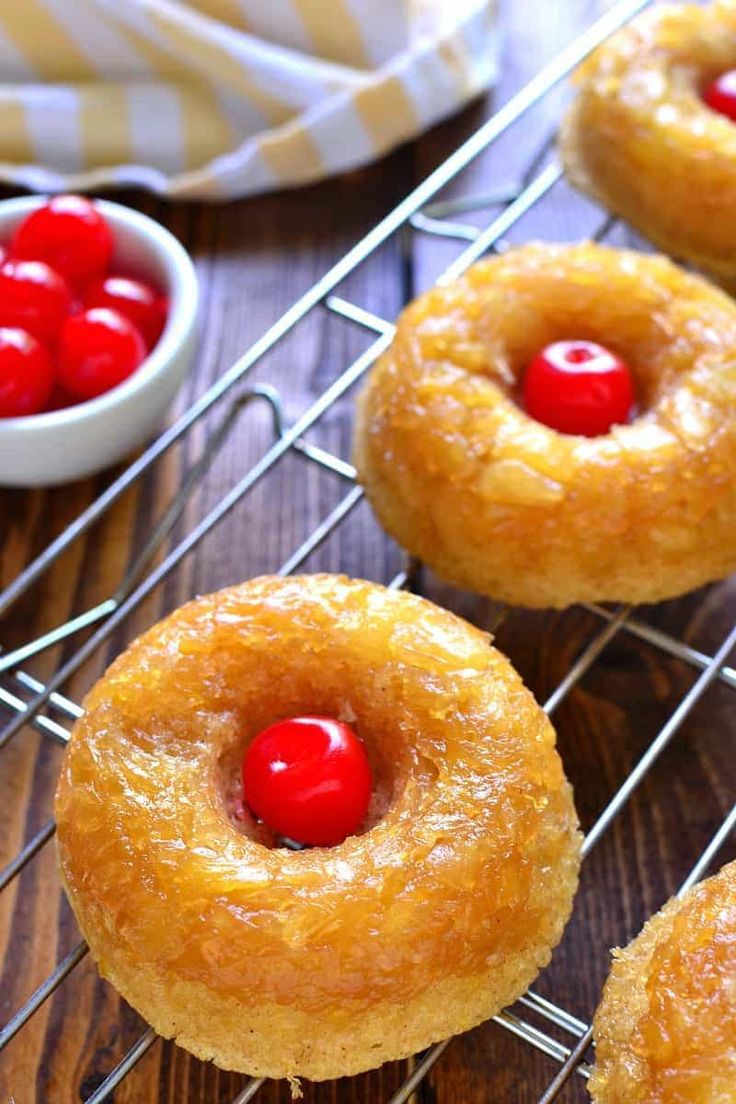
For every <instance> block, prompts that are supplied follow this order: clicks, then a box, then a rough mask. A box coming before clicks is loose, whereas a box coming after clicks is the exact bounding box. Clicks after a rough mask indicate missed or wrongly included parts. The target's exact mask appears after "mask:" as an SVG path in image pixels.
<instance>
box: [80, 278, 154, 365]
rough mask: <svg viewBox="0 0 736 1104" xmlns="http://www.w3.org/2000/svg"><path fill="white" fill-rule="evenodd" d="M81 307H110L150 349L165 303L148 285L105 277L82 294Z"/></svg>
mask: <svg viewBox="0 0 736 1104" xmlns="http://www.w3.org/2000/svg"><path fill="white" fill-rule="evenodd" d="M83 298H84V305H85V307H111V308H112V310H116V311H119V312H120V314H122V315H123V317H125V318H127V319H128V320H129V321H130V322H132V323H133V325H134V326H137V327H138V329H139V330H140V332H141V334H142V335H143V340H144V341H145V343H146V346H147V347H148V348H149V349H152V348H153V346H154V345H155V344H156V342H157V341H158V339H159V338H160V336H161V334H162V332H163V328H164V325H165V323H166V311H167V306H166V300H165V299H164V298H163V297H162V296H161V295H159V294H158V292H157V291H156V290H155V288H152V287H151V285H150V284H144V283H143V281H142V280H131V279H128V277H127V276H106V277H105V278H104V279H102V280H95V281H94V283H92V284H90V285H89V287H87V288H86V289H85V292H84V297H83Z"/></svg>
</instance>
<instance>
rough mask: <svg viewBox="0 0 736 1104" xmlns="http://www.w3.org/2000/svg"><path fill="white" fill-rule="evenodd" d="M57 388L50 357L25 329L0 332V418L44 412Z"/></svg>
mask: <svg viewBox="0 0 736 1104" xmlns="http://www.w3.org/2000/svg"><path fill="white" fill-rule="evenodd" d="M53 386H54V370H53V367H52V365H51V357H50V356H49V354H48V351H47V350H46V349H45V348H44V347H43V345H42V344H41V343H40V341H36V339H35V337H32V336H31V334H29V333H27V332H26V331H25V330H19V329H13V328H9V327H4V328H2V329H0V418H19V417H23V416H25V415H27V414H38V413H39V412H40V411H41V410H43V409H44V407H45V405H46V403H47V402H48V400H49V397H50V396H51V392H52V390H53Z"/></svg>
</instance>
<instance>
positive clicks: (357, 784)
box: [243, 717, 373, 847]
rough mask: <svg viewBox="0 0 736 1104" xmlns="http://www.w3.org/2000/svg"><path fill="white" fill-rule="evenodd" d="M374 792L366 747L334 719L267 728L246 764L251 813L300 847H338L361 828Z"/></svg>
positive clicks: (252, 746) (304, 719) (245, 786)
mask: <svg viewBox="0 0 736 1104" xmlns="http://www.w3.org/2000/svg"><path fill="white" fill-rule="evenodd" d="M372 788H373V780H372V776H371V768H370V765H369V763H368V757H367V755H366V752H365V748H364V747H363V744H362V743H361V741H360V740H359V739H358V737H357V736H356V735H355V733H354V732H353V730H352V728H350V726H349V725H347V724H344V723H343V722H342V721H336V720H333V719H332V718H330V717H291V718H289V719H288V720H283V721H278V722H277V723H276V724H273V725H271V726H270V727H269V728H265V729H264V730H263V731H262V732H260V733H259V734H258V735H257V736H256V737H255V739H254V740H253V741H252V743H251V744H250V746H249V747H248V750H247V751H246V754H245V758H244V760H243V789H244V793H245V800H246V801H247V803H248V805H249V807H250V809H251V811H252V812H253V813H254V814H255V815H256V816H257V817H260V819H261V820H263V821H264V822H265V823H266V824H267V825H268V827H269V828H271V829H272V831H274V832H276V833H278V834H279V835H281V836H284V837H286V838H287V839H290V840H293V841H295V842H297V843H302V844H308V845H311V846H314V847H332V846H334V845H335V844H338V843H342V841H343V840H344V839H345V838H346V837H347V836H350V835H352V834H353V833H354V832H355V831H356V830H357V829H358V827H359V826H360V824H361V822H362V820H363V818H364V817H365V814H366V810H367V809H368V803H369V801H370V797H371V791H372Z"/></svg>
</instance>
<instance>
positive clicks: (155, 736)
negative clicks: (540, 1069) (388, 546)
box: [56, 575, 580, 1080]
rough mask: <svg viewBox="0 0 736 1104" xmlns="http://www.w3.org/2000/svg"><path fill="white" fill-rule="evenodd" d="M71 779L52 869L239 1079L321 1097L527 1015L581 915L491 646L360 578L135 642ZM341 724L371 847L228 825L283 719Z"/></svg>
mask: <svg viewBox="0 0 736 1104" xmlns="http://www.w3.org/2000/svg"><path fill="white" fill-rule="evenodd" d="M84 705H85V712H84V715H83V717H82V718H81V719H80V720H79V721H78V722H77V724H76V725H75V728H74V731H73V733H72V736H71V741H70V744H69V748H68V751H67V755H66V758H65V763H64V768H63V773H62V775H61V779H60V782H59V787H58V793H57V800H56V812H57V823H58V843H59V853H60V857H61V872H62V877H63V881H64V884H65V886H66V890H67V893H68V896H69V900H70V901H71V904H72V907H73V909H74V912H75V914H76V916H77V919H78V921H79V925H80V928H81V930H82V932H83V934H84V937H85V939H86V940H87V941H88V943H89V946H90V948H91V951H92V954H93V955H94V957H95V959H96V960H97V962H98V963H99V967H100V970H101V972H102V974H103V975H104V976H105V977H106V978H108V979H109V980H110V981H111V982H112V983H113V984H114V985H115V986H116V988H117V989H118V990H119V991H120V992H121V993H122V995H123V996H124V997H125V998H126V1000H128V1001H129V1002H130V1003H131V1004H132V1005H133V1006H134V1007H135V1008H136V1009H138V1011H140V1012H141V1014H142V1015H143V1016H144V1017H145V1018H146V1019H147V1020H148V1021H149V1022H150V1023H151V1024H152V1025H153V1026H154V1027H155V1029H156V1030H157V1031H158V1032H159V1033H160V1034H162V1035H164V1036H167V1037H174V1038H175V1039H176V1040H177V1042H179V1043H180V1044H181V1045H182V1046H184V1047H186V1048H187V1049H188V1050H190V1051H192V1052H193V1053H194V1054H196V1055H198V1056H199V1057H201V1058H208V1059H212V1060H213V1061H215V1062H216V1063H217V1064H218V1065H221V1066H223V1067H225V1068H228V1069H235V1070H241V1071H244V1072H248V1073H251V1074H261V1075H268V1076H271V1077H283V1076H289V1077H295V1076H305V1077H308V1078H312V1079H316V1080H320V1079H324V1078H331V1077H336V1076H341V1075H343V1074H350V1073H356V1072H358V1071H360V1070H364V1069H367V1068H369V1067H375V1066H378V1065H380V1064H381V1063H383V1062H384V1061H386V1060H387V1059H392V1058H399V1057H404V1056H406V1055H409V1054H411V1053H413V1052H415V1051H416V1050H418V1049H421V1048H423V1047H425V1046H427V1045H428V1044H430V1043H431V1042H432V1041H434V1040H437V1039H440V1038H444V1037H446V1036H447V1035H449V1034H452V1033H455V1032H459V1031H463V1030H465V1029H466V1028H469V1027H471V1026H472V1025H474V1024H476V1023H478V1022H480V1021H481V1020H483V1019H485V1018H486V1017H488V1016H490V1015H492V1014H494V1013H495V1012H497V1011H498V1010H499V1009H500V1008H501V1007H502V1006H503V1005H505V1004H506V1003H508V1002H509V1001H512V1000H514V999H515V998H516V997H518V996H519V995H520V994H521V993H522V992H523V991H524V989H525V988H526V987H527V986H528V984H529V983H530V982H531V980H532V979H533V978H534V976H535V975H536V973H537V971H538V970H539V969H540V967H541V966H543V965H544V964H546V963H547V961H548V960H549V957H550V953H551V950H552V948H553V947H554V946H555V944H556V943H557V941H558V939H559V938H560V934H561V932H562V929H563V927H564V924H565V922H566V920H567V917H568V915H569V912H570V908H571V902H572V898H573V894H574V891H575V887H576V883H577V875H578V867H579V861H580V839H579V834H578V830H577V821H576V816H575V811H574V807H573V803H572V796H571V791H570V787H569V785H568V783H567V781H566V779H565V777H564V774H563V770H562V766H561V764H560V760H559V758H558V756H557V753H556V751H555V746H554V745H555V737H554V732H553V730H552V727H551V725H550V724H549V722H548V720H547V718H546V716H545V715H544V713H543V712H542V710H541V709H540V708H539V706H538V705H537V704H536V703H535V701H534V699H533V698H532V696H531V694H530V693H529V692H528V691H527V690H526V689H525V688H524V686H523V685H522V683H521V680H520V679H519V677H518V675H517V674H516V673H515V672H514V670H513V668H512V667H511V666H510V664H509V663H508V661H507V660H506V659H505V658H504V657H503V656H502V655H500V654H499V653H498V652H497V651H496V650H495V649H494V648H492V647H491V646H490V643H489V638H488V636H487V635H486V634H485V633H483V632H481V631H480V630H478V629H475V628H473V627H471V626H470V625H468V624H466V623H465V622H464V621H462V620H460V619H459V618H457V617H455V616H453V615H452V614H450V613H447V612H445V611H443V610H441V609H439V608H437V607H436V606H433V605H432V604H431V603H429V602H427V601H425V600H424V599H422V598H419V597H416V596H414V595H411V594H408V593H402V592H393V591H389V590H386V589H384V588H383V587H380V586H377V585H374V584H371V583H367V582H355V581H350V580H348V579H346V578H343V577H338V576H328V575H315V576H305V577H301V578H290V579H282V578H261V579H256V580H253V581H251V582H248V583H245V584H243V585H242V586H235V587H232V588H230V589H229V590H224V591H221V592H220V593H218V594H214V595H211V596H209V597H205V598H199V599H197V600H196V601H194V602H191V603H190V604H189V605H186V606H184V607H183V608H182V609H179V610H177V611H176V612H175V613H173V614H172V615H171V616H169V617H168V618H166V619H165V620H164V621H162V622H161V623H160V624H159V625H157V626H155V627H154V628H152V629H151V630H150V631H148V632H147V633H145V635H143V636H142V637H141V638H140V639H138V640H137V641H136V642H135V643H134V644H133V645H132V646H131V647H130V648H129V649H128V651H127V652H125V653H124V654H123V655H122V656H121V657H120V658H118V659H117V660H116V661H115V662H114V663H113V665H112V666H111V667H110V669H109V670H108V672H107V673H106V674H105V675H104V676H103V678H102V679H101V680H100V681H99V682H98V683H97V685H96V686H95V687H94V689H93V690H92V691H91V693H90V694H89V695H88V697H87V699H86V701H85V703H84ZM305 711H306V712H307V713H318V714H321V715H324V716H332V717H336V718H337V717H340V718H342V719H347V720H349V721H350V723H351V724H352V725H353V726H354V728H355V731H356V733H357V734H358V736H359V737H360V738H362V740H363V741H364V744H365V746H366V749H367V753H368V756H369V759H370V761H371V763H372V769H373V776H374V779H375V786H374V796H373V803H372V808H371V809H369V813H368V819H367V821H366V823H365V824H364V825H363V826H362V831H359V832H358V834H356V835H354V836H350V837H348V838H347V839H346V840H345V841H344V842H343V843H341V844H339V845H337V846H335V847H331V848H313V849H310V850H303V851H300V852H294V851H290V850H287V849H286V848H284V847H279V846H269V842H270V843H273V842H274V841H273V840H271V841H268V840H265V841H264V837H263V833H262V826H260V825H258V824H256V823H255V822H254V821H253V819H252V818H251V817H249V815H248V813H247V810H245V811H244V812H243V813H241V818H240V819H239V818H238V816H236V815H235V814H234V812H233V809H234V807H235V806H236V804H237V802H236V797H237V791H238V787H239V781H238V779H239V774H238V771H239V764H240V762H241V760H242V757H243V754H244V750H245V749H246V747H247V746H248V745H249V743H250V741H251V740H252V739H253V738H254V736H255V734H256V733H258V732H259V730H262V729H263V728H264V727H265V726H268V725H270V724H272V723H273V722H274V721H276V720H277V719H279V718H283V717H285V716H286V717H290V716H295V715H299V714H300V713H304V712H305Z"/></svg>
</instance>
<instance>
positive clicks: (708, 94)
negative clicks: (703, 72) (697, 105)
mask: <svg viewBox="0 0 736 1104" xmlns="http://www.w3.org/2000/svg"><path fill="white" fill-rule="evenodd" d="M703 99H704V101H705V102H706V103H707V105H708V107H710V108H712V110H713V111H717V112H718V113H719V114H720V115H725V116H726V118H727V119H731V120H732V121H733V122H735V123H736V69H729V71H728V72H727V73H721V75H720V77H717V78H716V79H715V80H714V81H713V83H712V84H709V85H708V87H707V88H706V90H705V91H704V92H703Z"/></svg>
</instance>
